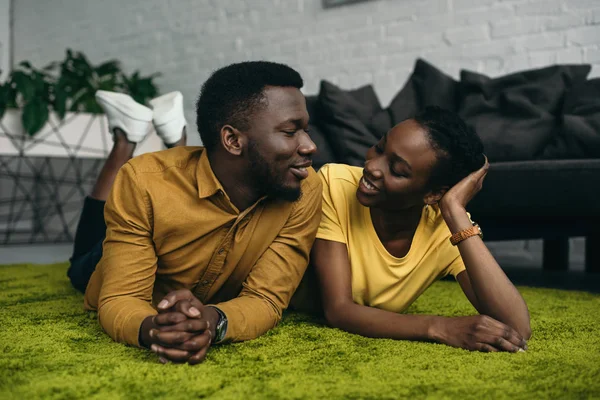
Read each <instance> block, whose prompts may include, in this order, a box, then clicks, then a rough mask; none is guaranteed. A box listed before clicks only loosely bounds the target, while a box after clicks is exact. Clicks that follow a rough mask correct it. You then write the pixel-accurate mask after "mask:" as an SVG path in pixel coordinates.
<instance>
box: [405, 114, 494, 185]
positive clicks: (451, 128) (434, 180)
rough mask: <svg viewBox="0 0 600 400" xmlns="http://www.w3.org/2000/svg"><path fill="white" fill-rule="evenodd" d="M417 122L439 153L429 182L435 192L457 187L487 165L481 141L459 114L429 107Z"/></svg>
mask: <svg viewBox="0 0 600 400" xmlns="http://www.w3.org/2000/svg"><path fill="white" fill-rule="evenodd" d="M414 120H415V121H416V122H417V123H418V124H419V125H421V126H422V127H423V128H424V129H425V130H426V131H427V134H428V135H429V140H430V142H431V144H432V146H433V148H434V149H435V150H436V152H437V153H438V162H437V163H436V165H435V166H434V168H433V172H432V174H431V178H430V181H429V183H430V187H431V188H432V189H433V190H437V189H441V188H443V187H452V186H454V185H455V184H456V183H458V182H459V181H460V180H461V179H463V178H464V177H466V176H467V175H469V174H470V173H471V172H474V171H476V170H478V169H479V168H481V167H482V166H483V164H484V163H485V157H484V155H483V143H482V142H481V139H480V138H479V136H478V135H477V133H476V132H475V130H474V129H472V128H470V127H469V126H467V124H466V123H465V121H463V119H462V118H461V117H460V116H458V114H456V113H454V112H452V111H448V110H445V109H443V108H440V107H437V106H429V107H426V108H425V109H424V110H423V111H422V112H420V113H419V114H418V115H416V116H415V117H414Z"/></svg>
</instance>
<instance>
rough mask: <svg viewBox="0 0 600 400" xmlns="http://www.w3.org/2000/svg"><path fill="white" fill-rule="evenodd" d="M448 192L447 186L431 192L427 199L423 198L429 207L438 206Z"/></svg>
mask: <svg viewBox="0 0 600 400" xmlns="http://www.w3.org/2000/svg"><path fill="white" fill-rule="evenodd" d="M447 191H448V187H447V186H444V187H442V188H440V189H436V190H431V191H429V192H428V193H427V194H426V195H425V197H423V202H424V203H425V204H429V205H433V204H436V203H438V202H439V201H440V200H441V199H442V197H443V196H444V195H445V194H446V192H447Z"/></svg>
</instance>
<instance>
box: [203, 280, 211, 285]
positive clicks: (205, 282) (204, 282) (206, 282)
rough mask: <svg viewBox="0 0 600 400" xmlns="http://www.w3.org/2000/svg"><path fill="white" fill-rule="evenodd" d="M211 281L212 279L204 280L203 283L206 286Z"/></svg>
mask: <svg viewBox="0 0 600 400" xmlns="http://www.w3.org/2000/svg"><path fill="white" fill-rule="evenodd" d="M209 283H210V281H202V284H203V285H205V286H206V285H208V284H209Z"/></svg>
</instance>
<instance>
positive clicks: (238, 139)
mask: <svg viewBox="0 0 600 400" xmlns="http://www.w3.org/2000/svg"><path fill="white" fill-rule="evenodd" d="M220 133H221V144H222V145H223V148H224V149H225V151H227V152H229V153H231V154H233V155H236V156H239V155H241V154H242V151H243V149H244V147H245V146H246V136H245V135H243V134H242V132H240V131H239V130H237V129H235V128H234V127H233V126H231V125H224V126H223V127H222V128H221V132H220Z"/></svg>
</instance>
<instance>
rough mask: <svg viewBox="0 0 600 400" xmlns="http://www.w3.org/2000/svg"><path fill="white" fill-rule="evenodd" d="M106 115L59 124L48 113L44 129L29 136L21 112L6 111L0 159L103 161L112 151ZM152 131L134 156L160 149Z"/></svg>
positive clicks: (72, 116)
mask: <svg viewBox="0 0 600 400" xmlns="http://www.w3.org/2000/svg"><path fill="white" fill-rule="evenodd" d="M112 143H113V141H112V137H111V134H110V133H109V132H108V123H107V120H106V116H104V115H96V114H89V113H67V115H66V116H65V118H64V119H63V120H62V121H60V120H59V119H58V117H57V116H56V114H54V113H51V114H50V117H49V118H48V122H47V123H46V124H45V125H44V127H43V128H42V129H41V130H40V131H39V132H38V133H36V134H35V135H34V136H33V137H30V136H29V135H27V134H26V133H25V131H24V130H23V126H22V124H21V111H20V110H16V109H12V110H7V111H6V112H5V113H4V116H3V117H2V120H0V156H1V155H7V156H19V155H20V156H28V157H81V158H106V157H107V156H108V153H109V152H110V150H111V148H112ZM163 148H164V147H163V144H162V141H161V140H160V138H159V137H158V136H157V135H156V132H155V131H154V129H152V131H151V132H150V134H149V135H148V136H146V138H144V140H143V141H142V142H141V143H138V145H137V147H136V149H135V153H134V155H139V154H143V153H148V152H153V151H158V150H162V149H163Z"/></svg>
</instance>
